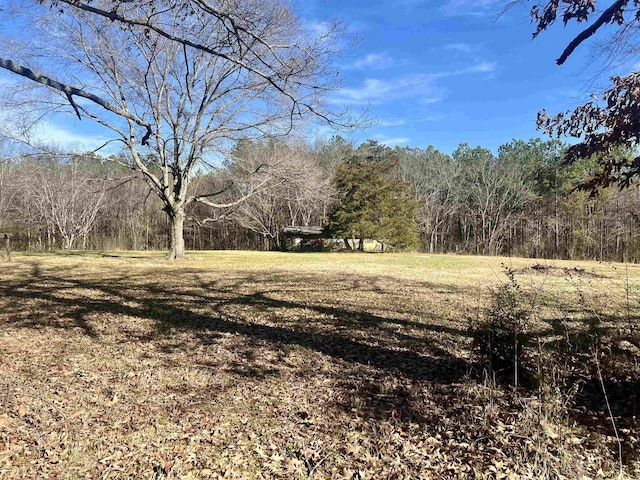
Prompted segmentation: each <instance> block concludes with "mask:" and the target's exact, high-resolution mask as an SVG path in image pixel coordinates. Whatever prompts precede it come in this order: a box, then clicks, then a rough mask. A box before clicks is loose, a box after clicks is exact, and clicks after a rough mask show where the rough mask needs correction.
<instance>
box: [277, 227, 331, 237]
mask: <svg viewBox="0 0 640 480" xmlns="http://www.w3.org/2000/svg"><path fill="white" fill-rule="evenodd" d="M283 232H284V234H285V235H286V236H289V237H319V236H322V235H323V234H324V231H323V228H322V227H321V226H317V225H311V226H307V227H297V226H288V227H284V228H283Z"/></svg>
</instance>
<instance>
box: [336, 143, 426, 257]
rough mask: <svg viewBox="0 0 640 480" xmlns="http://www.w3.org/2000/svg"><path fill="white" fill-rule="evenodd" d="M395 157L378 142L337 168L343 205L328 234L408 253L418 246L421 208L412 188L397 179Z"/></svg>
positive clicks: (362, 147) (337, 183) (362, 149)
mask: <svg viewBox="0 0 640 480" xmlns="http://www.w3.org/2000/svg"><path fill="white" fill-rule="evenodd" d="M397 163H398V162H397V160H396V158H395V153H394V152H393V151H392V150H391V149H389V148H388V147H385V146H383V145H380V144H378V143H377V142H375V141H369V142H367V143H365V144H363V145H361V146H360V147H359V148H358V150H357V151H356V154H355V155H354V156H353V157H351V158H349V159H348V160H346V161H344V162H343V163H341V164H340V165H338V167H337V168H336V171H335V174H334V178H333V182H334V185H335V188H336V191H337V192H338V195H339V198H340V202H339V203H338V204H337V205H336V207H335V208H334V209H333V211H332V212H331V213H330V215H329V217H328V220H327V224H326V226H325V230H326V231H327V233H328V234H329V235H331V236H334V237H344V238H357V239H359V244H358V245H359V249H360V250H363V249H364V239H365V238H371V239H375V240H377V241H379V242H381V243H382V244H383V246H384V247H385V248H386V247H389V246H391V247H392V248H394V249H406V248H411V247H413V246H415V245H416V242H417V225H416V221H415V218H416V212H417V206H416V202H415V199H414V195H413V193H412V191H411V188H410V186H409V185H408V184H407V183H405V182H403V181H401V180H399V179H398V178H397V175H396V170H397Z"/></svg>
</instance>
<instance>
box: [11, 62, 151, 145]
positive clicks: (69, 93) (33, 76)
mask: <svg viewBox="0 0 640 480" xmlns="http://www.w3.org/2000/svg"><path fill="white" fill-rule="evenodd" d="M0 68H4V69H5V70H9V71H10V72H13V73H15V74H17V75H20V76H22V77H25V78H28V79H29V80H32V81H34V82H36V83H41V84H42V85H46V86H47V87H51V88H53V89H54V90H58V91H60V92H62V93H64V94H65V96H66V97H67V100H69V103H70V104H71V106H72V107H73V110H74V111H75V112H76V115H78V118H81V116H80V110H79V107H78V105H77V104H76V103H75V101H74V99H73V97H74V96H77V97H82V98H86V99H87V100H90V101H91V102H93V103H95V104H96V105H99V106H101V107H102V108H104V109H105V110H108V111H110V112H112V113H115V114H116V115H119V116H121V117H124V118H126V119H128V120H131V121H132V122H135V123H136V124H137V125H140V126H141V127H144V128H146V130H147V132H146V133H145V135H144V137H143V138H142V144H143V145H146V144H147V141H148V140H149V137H150V136H151V125H149V123H147V122H146V121H144V120H142V119H141V118H139V117H136V116H135V115H132V114H131V113H129V112H127V111H124V110H122V109H121V108H118V107H117V106H115V105H113V104H112V103H110V102H107V101H106V100H104V99H102V98H100V97H98V96H97V95H94V94H93V93H90V92H87V91H85V90H82V89H80V88H77V87H72V86H71V85H66V84H64V83H61V82H59V81H57V80H54V79H52V78H49V77H47V76H45V75H42V74H41V73H38V72H35V71H33V70H31V69H30V68H27V67H23V66H21V65H17V64H15V63H13V62H12V61H11V60H8V59H5V58H0Z"/></svg>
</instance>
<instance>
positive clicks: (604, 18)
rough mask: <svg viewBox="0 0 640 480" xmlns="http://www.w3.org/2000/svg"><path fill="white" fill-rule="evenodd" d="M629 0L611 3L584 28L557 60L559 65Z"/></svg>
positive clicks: (608, 21) (618, 0)
mask: <svg viewBox="0 0 640 480" xmlns="http://www.w3.org/2000/svg"><path fill="white" fill-rule="evenodd" d="M627 2H628V0H617V1H616V2H615V3H613V5H611V6H610V7H609V8H607V9H606V10H605V11H604V12H603V13H602V15H600V17H599V18H598V19H597V20H596V21H595V22H593V24H591V25H590V26H589V28H586V29H585V30H583V31H582V32H580V34H579V35H578V36H576V37H575V38H574V39H573V40H572V41H571V42H570V43H569V45H567V47H566V48H565V49H564V51H563V52H562V55H560V57H559V58H558V59H557V60H556V63H557V64H558V65H562V64H563V63H564V62H566V60H567V58H569V56H570V55H571V54H572V53H573V51H574V50H575V49H576V48H578V46H579V45H580V44H581V43H582V42H584V41H585V40H586V39H587V38H589V37H590V36H591V35H593V34H594V33H596V32H597V31H598V29H599V28H600V27H602V26H603V25H604V24H605V23H610V22H611V20H612V19H613V17H614V16H615V15H616V14H617V13H618V12H619V11H620V10H621V9H623V8H624V7H625V5H626V4H627Z"/></svg>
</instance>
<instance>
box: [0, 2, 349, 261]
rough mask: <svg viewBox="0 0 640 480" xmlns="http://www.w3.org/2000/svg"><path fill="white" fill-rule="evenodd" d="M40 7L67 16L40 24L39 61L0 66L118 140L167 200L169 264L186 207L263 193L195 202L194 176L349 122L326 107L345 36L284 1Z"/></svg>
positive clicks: (180, 244) (177, 249) (131, 163)
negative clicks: (298, 134) (237, 150)
mask: <svg viewBox="0 0 640 480" xmlns="http://www.w3.org/2000/svg"><path fill="white" fill-rule="evenodd" d="M36 3H41V4H43V5H45V6H51V5H53V6H55V7H56V9H58V7H62V8H60V9H59V10H60V11H59V12H58V13H57V14H56V15H48V16H46V18H45V14H46V13H47V12H48V10H47V9H44V10H43V11H39V13H40V15H41V17H40V18H39V20H40V21H39V22H37V23H36V24H35V25H37V26H39V27H40V28H41V29H42V30H43V31H44V33H45V34H46V43H44V44H43V43H42V41H40V47H32V48H33V50H31V51H27V53H34V55H25V62H27V64H26V65H22V64H18V63H17V62H14V61H11V60H9V59H7V58H4V59H3V58H0V67H2V68H4V69H6V70H9V71H11V72H13V73H15V74H17V75H20V76H22V77H25V78H28V79H30V80H32V81H34V82H36V83H37V84H40V85H44V86H46V87H47V88H48V89H49V90H51V91H53V92H57V93H58V94H59V95H60V97H61V101H60V102H59V104H58V105H57V108H61V107H62V106H63V105H65V104H66V105H67V108H66V109H67V111H69V112H71V113H75V114H77V115H78V116H81V117H85V118H90V119H92V120H94V121H95V122H97V123H99V124H100V125H102V126H103V127H106V128H108V129H110V130H111V131H112V132H113V134H114V138H115V139H116V140H117V141H119V142H120V143H121V144H122V145H123V146H124V147H125V148H126V150H127V152H128V161H127V162H124V163H125V164H126V165H127V166H128V167H130V168H132V169H134V170H136V171H138V172H140V173H141V174H142V175H143V176H144V178H145V180H146V181H147V182H148V184H149V185H150V187H151V188H152V189H153V191H154V193H155V194H156V195H158V197H159V198H160V199H161V200H162V203H163V205H164V211H165V212H166V214H167V215H168V218H169V220H170V225H171V242H170V257H171V258H178V257H181V256H183V255H184V238H183V225H184V221H185V218H186V214H185V209H186V208H187V206H189V205H190V204H192V203H194V202H199V203H202V204H205V205H208V206H210V207H213V208H217V209H220V208H229V207H232V206H234V205H237V204H240V203H241V202H242V201H244V200H245V199H246V198H247V197H250V196H252V195H255V193H256V192H257V191H258V190H259V189H260V188H262V187H263V184H261V183H258V184H257V185H256V184H254V185H252V188H251V189H250V190H248V191H244V192H243V194H242V195H241V196H240V197H238V198H233V199H231V200H230V201H225V202H221V201H217V200H216V199H217V198H219V197H220V195H222V194H224V193H227V192H228V191H229V189H230V188H232V186H231V185H227V186H226V187H225V188H223V189H222V190H216V191H211V192H204V193H199V194H198V195H195V194H193V193H192V192H191V189H190V188H189V187H190V184H191V181H192V179H193V177H194V175H195V174H196V172H197V170H198V169H199V168H202V167H206V166H214V165H215V164H216V163H217V162H219V155H217V154H216V152H218V153H219V152H223V151H225V150H226V149H228V148H229V146H230V142H231V141H233V140H236V139H238V138H241V137H253V138H255V137H264V136H273V135H282V134H286V133H288V132H290V131H292V129H294V128H295V126H296V125H297V123H298V121H299V120H300V119H304V118H308V117H314V118H320V119H322V120H323V121H326V122H329V123H330V124H334V125H335V124H340V125H346V124H347V123H348V122H347V121H346V120H345V118H346V117H341V116H339V115H333V114H332V113H331V112H328V111H326V110H324V108H323V105H322V96H323V94H324V93H325V92H327V91H329V90H331V89H334V88H337V86H338V85H337V84H336V82H335V79H336V75H335V73H333V75H329V73H330V72H329V66H330V60H331V58H332V55H333V54H335V53H336V51H337V50H339V49H340V48H341V47H340V45H339V43H340V42H339V40H338V39H339V37H340V33H341V31H340V26H339V25H337V24H333V25H328V26H326V28H325V29H324V30H323V31H321V32H320V33H318V32H315V33H314V32H313V31H312V29H311V28H310V27H305V26H304V25H303V24H301V23H300V22H299V21H298V20H297V18H296V17H295V15H294V14H293V12H292V11H291V10H290V8H289V6H288V5H286V4H285V3H284V2H280V1H278V0H270V1H262V0H228V1H219V2H215V3H208V2H207V1H205V0H191V1H185V2H174V1H171V0H165V1H158V2H146V1H142V0H136V1H109V0H96V1H91V2H80V1H72V0H69V1H59V2H50V1H41V2H36ZM34 8H35V7H34ZM29 33H30V35H32V34H33V32H29ZM43 45H46V47H43ZM36 54H37V55H36ZM38 57H39V61H40V62H41V63H42V64H43V65H45V67H48V66H53V65H55V66H56V67H57V68H56V69H55V70H57V71H58V73H57V74H56V76H55V78H54V76H53V75H50V76H48V75H44V74H42V73H39V72H38V71H37V70H36V69H35V68H34V67H33V66H32V65H30V64H29V63H28V62H33V64H34V65H35V64H37V62H36V60H38ZM54 62H55V63H54ZM61 67H62V69H61ZM51 105H52V104H51V102H48V103H47V104H46V106H47V108H51ZM266 171H267V169H266V168H265V172H266ZM233 188H234V191H236V192H238V191H240V189H238V188H235V187H233Z"/></svg>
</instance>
